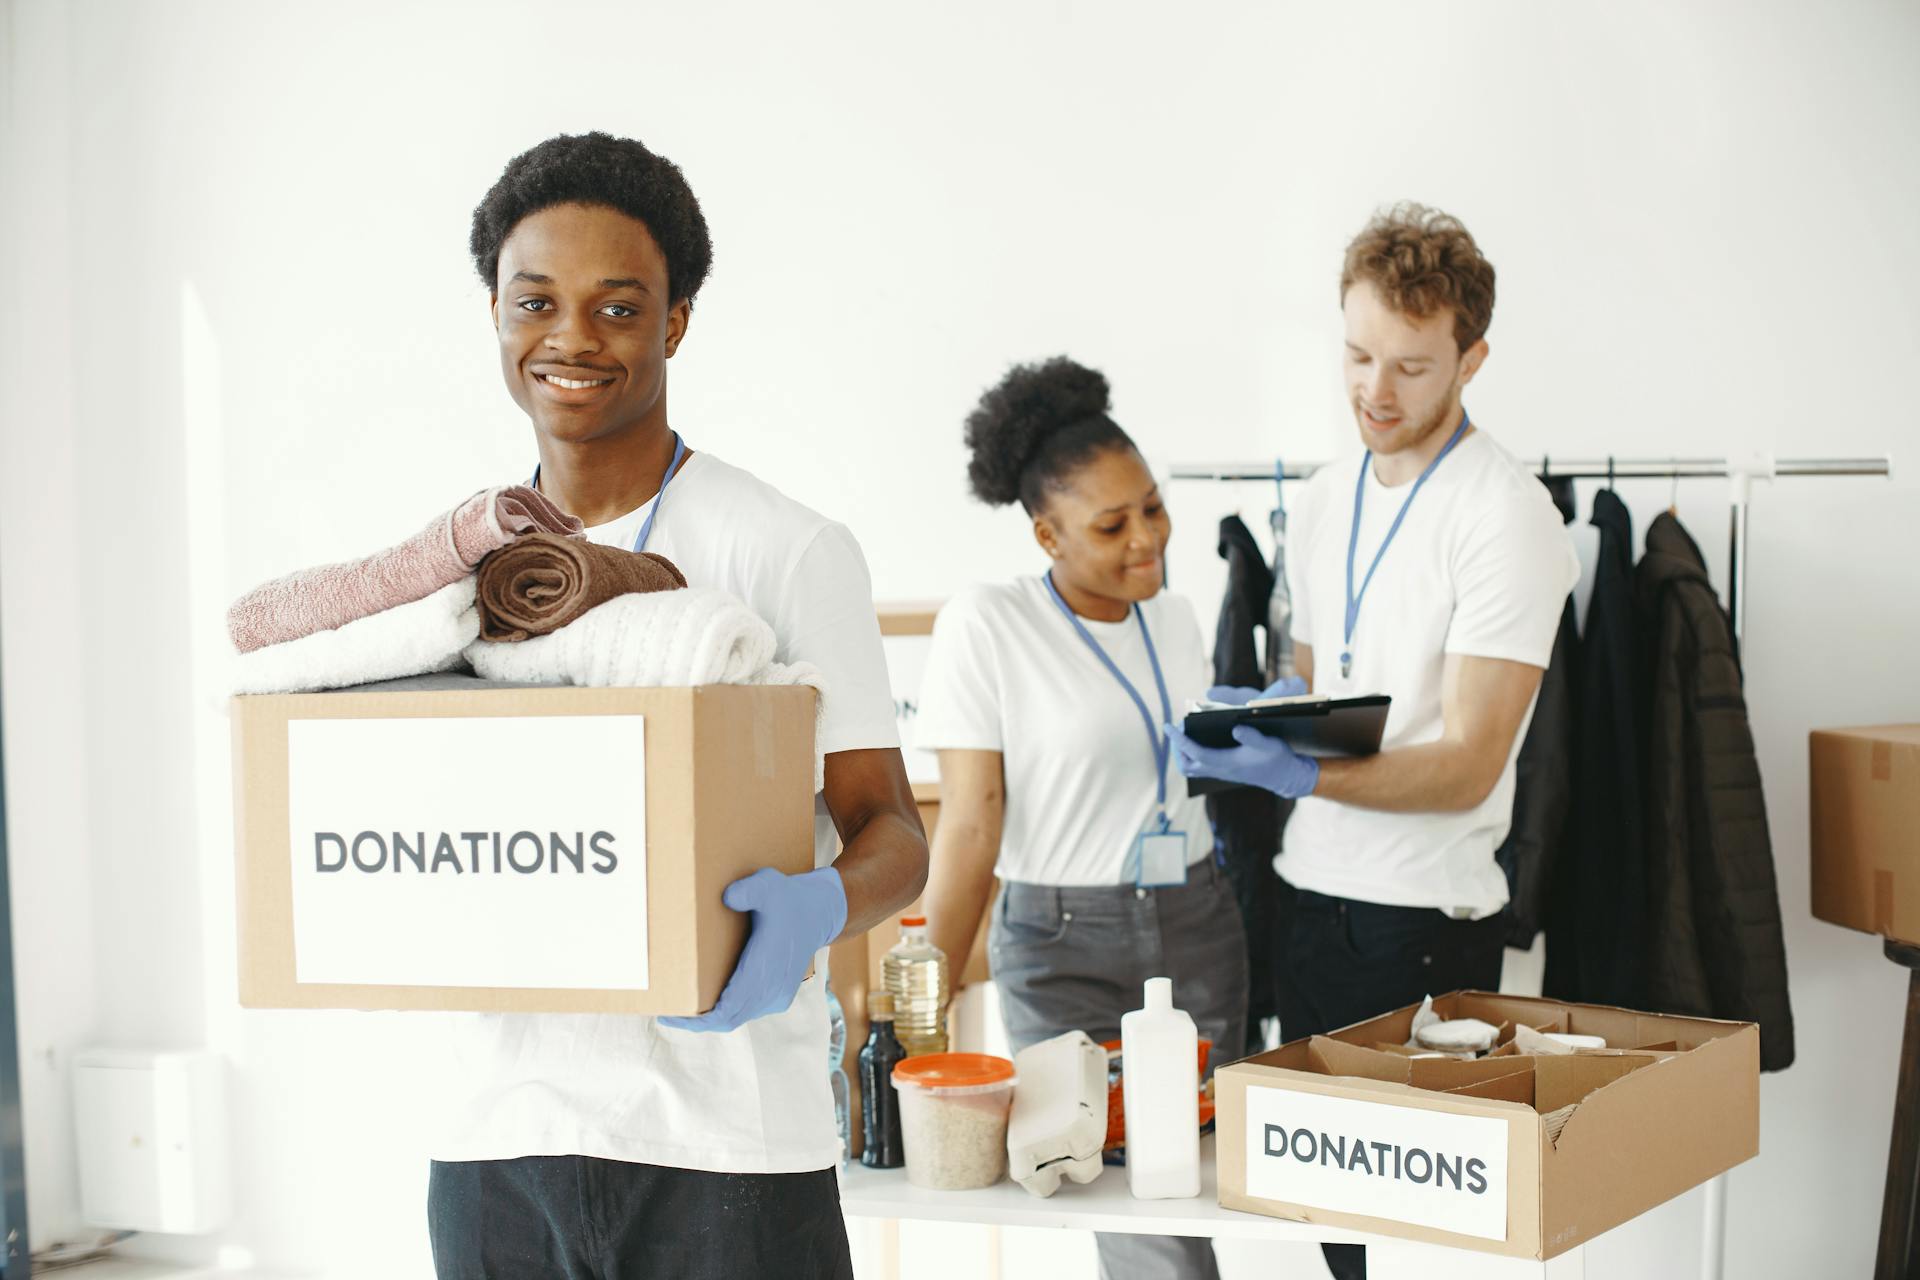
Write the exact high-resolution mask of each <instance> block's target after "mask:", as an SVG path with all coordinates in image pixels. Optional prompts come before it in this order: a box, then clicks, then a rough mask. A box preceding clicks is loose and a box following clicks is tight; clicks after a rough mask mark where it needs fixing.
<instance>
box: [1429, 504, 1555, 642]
mask: <svg viewBox="0 0 1920 1280" xmlns="http://www.w3.org/2000/svg"><path fill="white" fill-rule="evenodd" d="M1539 496H1540V499H1541V500H1540V501H1539V502H1538V503H1535V502H1533V501H1531V499H1532V497H1533V495H1531V494H1529V495H1527V496H1526V498H1525V499H1521V498H1518V497H1516V498H1515V499H1514V500H1511V501H1508V502H1505V503H1501V504H1499V505H1497V506H1495V507H1494V508H1493V509H1492V510H1490V511H1488V512H1487V513H1486V516H1485V517H1484V518H1483V519H1481V520H1479V521H1478V522H1477V523H1476V524H1475V525H1474V526H1473V528H1472V530H1471V531H1470V532H1469V533H1468V534H1467V537H1466V539H1465V541H1464V543H1463V544H1462V546H1461V549H1460V552H1459V553H1458V559H1457V560H1456V561H1455V564H1454V603H1453V621H1452V622H1451V623H1450V624H1449V625H1448V627H1447V645H1446V651H1447V652H1448V653H1457V654H1462V655H1465V656H1469V657H1476V658H1505V659H1507V660H1509V661H1512V662H1524V663H1526V664H1527V665H1529V666H1534V667H1541V668H1544V667H1546V665H1547V663H1548V662H1549V661H1550V660H1551V659H1552V656H1553V638H1554V634H1555V633H1556V632H1557V631H1558V630H1559V628H1560V614H1561V610H1562V608H1563V607H1564V606H1565V604H1566V601H1567V593H1568V592H1569V591H1572V590H1573V584H1574V583H1575V582H1576V581H1578V580H1579V577H1580V562H1579V559H1578V558H1577V557H1576V556H1575V555H1574V551H1573V540H1572V539H1571V538H1569V537H1568V536H1567V530H1566V526H1565V525H1564V524H1563V523H1562V522H1561V520H1560V517H1559V513H1558V511H1557V510H1555V509H1554V508H1553V506H1552V504H1551V502H1550V501H1548V500H1547V498H1546V491H1545V490H1544V489H1543V490H1541V491H1540V495H1539Z"/></svg>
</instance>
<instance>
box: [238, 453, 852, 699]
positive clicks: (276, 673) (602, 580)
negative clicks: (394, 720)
mask: <svg viewBox="0 0 1920 1280" xmlns="http://www.w3.org/2000/svg"><path fill="white" fill-rule="evenodd" d="M227 632H228V635H229V636H230V637H231V638H232V640H233V646H234V648H235V649H236V650H237V651H238V653H239V656H238V658H237V659H236V660H235V663H234V680H233V688H234V692H235V693H300V692H312V691H315V690H321V689H342V688H348V687H351V686H354V685H361V684H371V683H374V682H377V681H382V680H397V679H402V678H404V677H408V676H417V675H426V674H430V673H434V672H444V671H456V670H463V669H467V668H471V669H472V670H473V671H474V672H475V673H476V674H478V675H479V676H480V677H482V678H483V679H487V680H501V681H514V682H517V683H523V684H572V685H594V686H627V687H639V688H653V687H675V686H685V685H702V684H804V685H810V686H812V687H813V688H815V689H820V677H819V673H818V672H817V671H816V670H815V669H814V668H812V667H809V666H804V665H802V666H794V667H788V666H782V665H780V664H778V663H775V662H774V660H773V657H774V647H775V642H774V635H773V628H772V627H770V626H768V625H767V623H766V622H765V620H763V619H762V618H760V617H759V616H758V615H757V614H755V613H754V612H753V611H752V610H751V609H749V608H748V607H747V606H746V605H745V604H743V603H741V602H740V601H739V600H737V599H735V598H734V597H733V596H731V595H729V594H728V593H726V592H724V591H718V590H714V589H712V588H705V587H688V586H687V580H686V577H685V576H684V575H683V574H681V572H680V570H679V569H677V568H676V567H674V565H673V564H672V563H671V562H670V561H668V560H667V559H666V558H665V557H663V556H658V555H654V554H653V553H651V552H644V551H643V552H633V551H627V550H624V549H622V548H619V547H603V546H600V545H598V544H596V543H593V542H589V541H587V540H586V538H585V536H584V535H583V534H582V531H581V524H580V521H579V520H577V519H575V518H574V517H572V516H570V515H568V514H566V513H565V512H564V511H561V510H560V509H559V508H558V507H556V506H554V505H553V504H552V503H551V502H549V501H547V499H546V498H545V497H543V496H542V495H541V494H540V493H539V492H538V491H536V490H534V489H531V488H528V487H526V486H525V485H508V486H503V487H500V488H494V489H487V490H483V491H482V492H480V493H476V494H474V495H473V496H472V497H471V498H468V499H467V500H466V501H465V502H463V503H461V504H460V505H459V506H457V507H455V508H454V509H453V510H451V511H448V512H446V513H445V514H443V515H441V516H439V517H438V518H436V519H435V520H434V521H433V522H432V523H430V524H428V525H427V527H426V528H424V529H422V530H421V531H420V532H419V533H417V534H415V535H414V536H413V537H412V538H409V539H408V540H407V541H405V542H403V543H401V544H399V545H398V546H395V547H389V548H388V549H386V550H385V551H381V552H379V553H377V554H375V555H371V556H368V557H366V558H365V559H362V560H354V561H349V562H347V563H344V564H333V565H324V566H321V567H320V568H316V569H307V570H303V571H302V572H299V573H295V574H291V575H289V576H288V577H285V578H278V579H276V580H274V581H272V582H269V583H266V584H265V585H264V586H260V587H257V588H255V589H254V590H252V591H249V592H248V593H247V594H246V595H244V596H242V597H241V598H240V599H239V600H237V601H235V602H234V604H233V606H232V607H231V608H230V609H229V610H228V611H227Z"/></svg>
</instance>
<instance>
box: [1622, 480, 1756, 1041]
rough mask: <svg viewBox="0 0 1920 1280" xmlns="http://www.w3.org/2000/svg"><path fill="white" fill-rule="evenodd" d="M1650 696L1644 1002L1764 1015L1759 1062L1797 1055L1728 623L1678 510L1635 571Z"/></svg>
mask: <svg viewBox="0 0 1920 1280" xmlns="http://www.w3.org/2000/svg"><path fill="white" fill-rule="evenodd" d="M1635 602H1636V605H1637V608H1638V612H1639V617H1640V631H1641V640H1642V646H1643V648H1642V652H1643V653H1644V654H1645V655H1646V661H1647V668H1646V669H1647V672H1648V674H1649V676H1650V682H1649V690H1648V693H1649V697H1648V702H1647V713H1646V714H1647V720H1646V724H1647V730H1648V732H1647V757H1646V764H1647V775H1646V776H1647V841H1648V845H1647V852H1648V863H1647V869H1648V872H1649V874H1650V878H1649V882H1648V890H1649V892H1648V920H1647V944H1648V945H1647V950H1646V955H1647V975H1646V976H1647V1001H1646V1007H1648V1008H1650V1009H1653V1010H1656V1011H1660V1012H1671V1013H1680V1014H1691V1015H1696V1016H1701V1017H1711V1018H1735V1019H1740V1020H1742V1021H1749V1022H1758V1023H1759V1024H1760V1069H1761V1070H1762V1071H1778V1070H1780V1069H1782V1068H1784V1067H1788V1066H1791V1065H1792V1063H1793V1009H1792V1006H1791V1005H1790V1003H1789V1001H1788V994H1787V951H1786V940H1785V938H1784V937H1783V936H1782V932H1781V927H1780V895H1779V891H1778V888H1777V886H1776V885H1775V882H1774V873H1773V848H1772V842H1771V839H1770V837H1769V835H1768V831H1767V806H1766V796H1765V795H1764V793H1763V792H1762V790H1761V786H1760V766H1759V763H1758V762H1757V761H1756V760H1755V758H1754V751H1753V730H1752V727H1751V725H1750V724H1749V723H1748V720H1747V704H1746V698H1745V696H1744V695H1743V693H1742V691H1741V673H1740V664H1739V662H1738V660H1737V659H1736V658H1735V656H1734V647H1733V628H1732V626H1731V625H1730V624H1729V622H1728V619H1727V614H1726V610H1725V609H1724V608H1722V606H1721V603H1720V597H1719V595H1718V594H1716V593H1715V591H1714V589H1713V584H1712V582H1711V581H1710V580H1709V579H1708V577H1707V570H1706V562H1705V561H1704V560H1703V559H1702V558H1701V555H1700V548H1699V547H1698V546H1697V545H1695V543H1694V541H1693V539H1692V538H1691V537H1689V536H1688V535H1687V531H1686V530H1685V529H1683V528H1681V526H1680V522H1679V521H1678V520H1675V519H1674V518H1673V517H1672V516H1671V515H1668V514H1662V515H1660V516H1658V517H1656V518H1655V520H1654V522H1653V524H1652V525H1651V526H1650V527H1649V528H1648V529H1647V553H1646V556H1645V557H1644V558H1643V559H1642V560H1641V561H1640V568H1639V570H1638V573H1637V575H1636V580H1635Z"/></svg>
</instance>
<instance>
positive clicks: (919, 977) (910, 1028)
mask: <svg viewBox="0 0 1920 1280" xmlns="http://www.w3.org/2000/svg"><path fill="white" fill-rule="evenodd" d="M880 977H881V984H882V985H883V986H884V987H885V988H886V990H887V994H888V995H891V996H892V997H893V1019H894V1021H893V1030H894V1034H895V1035H897V1036H899V1037H900V1044H901V1046H902V1047H903V1048H905V1049H906V1051H907V1054H908V1056H910V1057H915V1056H918V1055H920V1054H923V1053H945V1052H946V1051H947V993H948V991H950V990H951V986H950V984H949V981H948V978H947V957H946V953H945V952H943V951H941V950H940V948H938V947H936V946H934V945H933V944H932V943H931V942H928V941H927V918H926V917H925V916H902V917H900V941H898V942H896V943H894V944H893V947H892V949H891V950H889V951H888V952H887V954H886V955H884V956H882V957H881V959H880Z"/></svg>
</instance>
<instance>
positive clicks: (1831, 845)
mask: <svg viewBox="0 0 1920 1280" xmlns="http://www.w3.org/2000/svg"><path fill="white" fill-rule="evenodd" d="M1807 750H1808V755H1809V756H1810V760H1809V770H1808V779H1809V782H1810V784H1811V788H1810V789H1811V791H1812V796H1811V799H1812V811H1811V816H1812V827H1813V832H1812V834H1813V846H1812V847H1813V914H1814V915H1815V916H1817V917H1818V918H1819V919H1822V920H1826V921H1829V922H1831V923H1833V924H1838V925H1845V926H1846V927H1847V928H1849V929H1859V930H1861V931H1863V932H1866V933H1877V934H1879V935H1881V936H1882V937H1885V938H1892V939H1895V940H1897V941H1900V942H1906V943H1911V944H1914V945H1920V724H1899V725H1882V726H1879V727H1875V728H1866V729H1816V730H1815V731H1814V732H1813V733H1812V734H1811V735H1809V737H1808V743H1807Z"/></svg>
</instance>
